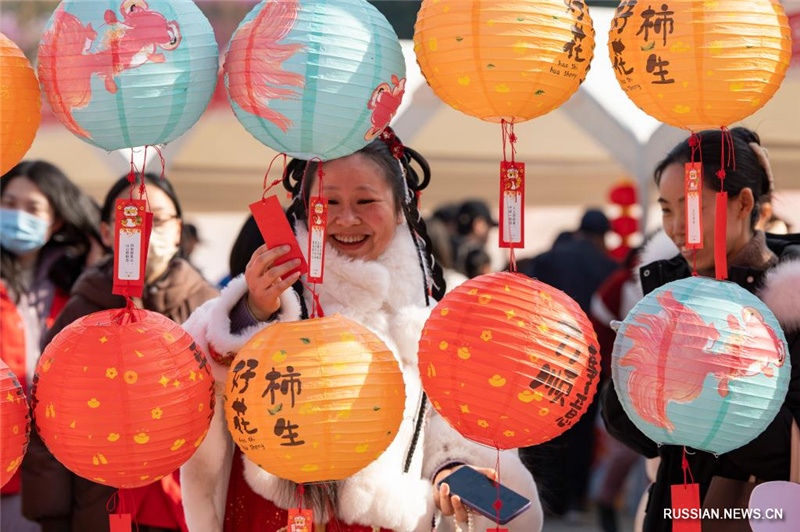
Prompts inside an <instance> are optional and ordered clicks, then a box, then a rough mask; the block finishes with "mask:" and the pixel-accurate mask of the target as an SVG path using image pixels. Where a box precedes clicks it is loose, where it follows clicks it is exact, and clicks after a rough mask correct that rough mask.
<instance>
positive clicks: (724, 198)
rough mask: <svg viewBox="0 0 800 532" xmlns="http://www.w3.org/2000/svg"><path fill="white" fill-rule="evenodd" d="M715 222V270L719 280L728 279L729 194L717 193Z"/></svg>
mask: <svg viewBox="0 0 800 532" xmlns="http://www.w3.org/2000/svg"><path fill="white" fill-rule="evenodd" d="M716 209H717V210H716V219H715V221H714V224H715V225H714V269H715V270H716V272H715V273H716V274H717V279H719V280H724V279H727V278H728V193H727V192H717V205H716Z"/></svg>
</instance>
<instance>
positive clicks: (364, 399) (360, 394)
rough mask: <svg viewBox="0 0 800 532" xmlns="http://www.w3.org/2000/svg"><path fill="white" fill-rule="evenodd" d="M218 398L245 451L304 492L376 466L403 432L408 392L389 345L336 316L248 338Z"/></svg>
mask: <svg viewBox="0 0 800 532" xmlns="http://www.w3.org/2000/svg"><path fill="white" fill-rule="evenodd" d="M225 397H226V399H225V401H226V404H225V413H226V418H227V421H228V430H229V431H230V433H231V436H232V437H233V440H234V441H235V442H236V444H237V445H238V446H239V448H240V449H241V450H242V452H243V453H244V454H245V455H246V456H247V457H248V458H249V459H250V460H252V461H253V462H254V463H255V464H257V465H258V466H259V467H261V468H262V469H264V470H265V471H267V472H269V473H271V474H273V475H276V476H278V477H281V478H285V479H288V480H291V481H293V482H296V483H298V484H302V483H308V482H323V481H334V480H340V479H344V478H347V477H349V476H351V475H353V474H355V473H357V472H358V471H360V470H361V469H363V468H365V467H366V466H368V465H369V464H371V463H372V462H373V461H375V460H376V459H377V458H378V457H379V456H380V455H381V454H382V453H383V452H384V451H385V450H386V449H387V448H388V447H389V445H390V444H391V443H392V441H393V440H394V438H395V436H396V435H397V431H398V429H399V428H400V423H401V422H402V420H403V407H404V405H405V385H404V382H403V375H402V372H401V371H400V366H399V365H398V363H397V360H395V358H394V355H392V353H391V351H389V349H388V348H387V347H386V345H385V344H384V343H383V342H382V341H381V340H380V339H379V338H378V337H377V336H376V335H375V334H374V333H372V332H371V331H369V330H368V329H367V328H365V327H363V326H361V325H359V324H358V323H356V322H354V321H352V320H349V319H347V318H345V317H343V316H341V315H338V314H335V315H333V316H330V317H325V318H319V319H310V320H304V321H299V322H287V323H275V324H273V325H270V326H269V327H267V328H266V329H264V330H263V331H261V332H259V333H258V334H256V335H255V336H253V338H252V339H251V340H250V341H249V342H248V343H247V345H245V346H244V348H242V349H241V350H240V351H239V353H238V355H237V356H236V358H235V359H234V361H233V363H232V364H231V371H229V372H228V382H227V385H226V387H225Z"/></svg>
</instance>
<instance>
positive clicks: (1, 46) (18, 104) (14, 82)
mask: <svg viewBox="0 0 800 532" xmlns="http://www.w3.org/2000/svg"><path fill="white" fill-rule="evenodd" d="M0 83H2V86H3V90H2V91H0V176H2V175H5V173H6V172H8V171H9V170H11V168H13V167H14V165H16V164H17V163H18V162H20V161H21V160H22V158H23V157H24V156H25V153H27V151H28V150H29V149H30V147H31V144H33V139H34V138H35V137H36V130H37V129H38V128H39V122H40V121H41V119H42V115H41V107H42V96H41V92H40V91H39V82H38V81H37V80H36V74H35V73H34V72H33V68H31V64H30V62H29V61H28V59H27V58H26V57H25V54H23V53H22V50H20V49H19V47H18V46H17V45H16V44H14V42H13V41H12V40H11V39H9V38H8V37H6V36H5V35H3V34H2V33H0Z"/></svg>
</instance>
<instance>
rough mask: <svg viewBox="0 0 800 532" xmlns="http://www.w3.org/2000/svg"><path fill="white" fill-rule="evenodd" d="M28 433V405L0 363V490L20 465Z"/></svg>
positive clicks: (10, 375) (20, 388)
mask: <svg viewBox="0 0 800 532" xmlns="http://www.w3.org/2000/svg"><path fill="white" fill-rule="evenodd" d="M30 432H31V422H30V417H28V401H27V400H26V399H25V392H24V391H23V390H22V386H21V385H20V383H19V381H18V380H17V377H16V376H15V375H14V373H12V371H11V370H10V369H9V368H8V366H7V365H6V363H5V362H3V361H2V360H0V487H2V486H5V485H6V483H7V482H8V481H9V480H11V478H12V477H13V476H14V473H16V471H17V469H19V466H20V465H21V464H22V458H23V457H24V456H25V451H26V449H27V448H28V437H29V435H30Z"/></svg>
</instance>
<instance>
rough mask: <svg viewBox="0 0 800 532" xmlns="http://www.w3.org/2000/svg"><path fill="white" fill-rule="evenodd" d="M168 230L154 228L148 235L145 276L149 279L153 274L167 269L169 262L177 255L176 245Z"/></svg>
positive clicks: (166, 228) (172, 235)
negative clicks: (148, 243)
mask: <svg viewBox="0 0 800 532" xmlns="http://www.w3.org/2000/svg"><path fill="white" fill-rule="evenodd" d="M171 233H172V231H170V228H168V227H164V228H159V227H154V228H153V232H152V233H151V234H150V245H149V246H148V248H147V269H146V271H145V275H146V276H147V277H150V276H151V275H152V274H153V273H154V272H157V273H161V272H163V271H164V270H166V269H167V265H168V264H169V262H170V261H171V260H172V259H173V258H174V257H175V255H176V254H177V253H178V244H177V243H176V242H175V240H176V239H175V235H174V234H171Z"/></svg>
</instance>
